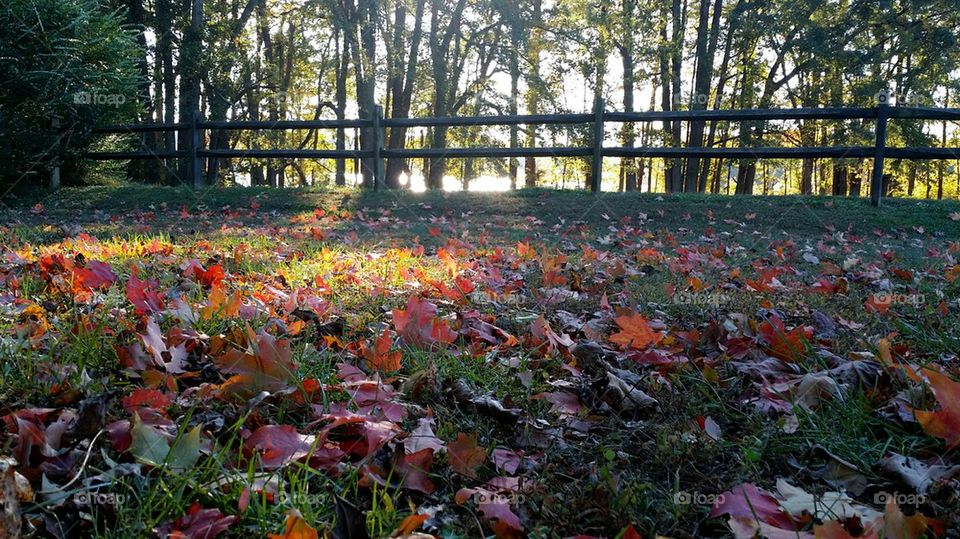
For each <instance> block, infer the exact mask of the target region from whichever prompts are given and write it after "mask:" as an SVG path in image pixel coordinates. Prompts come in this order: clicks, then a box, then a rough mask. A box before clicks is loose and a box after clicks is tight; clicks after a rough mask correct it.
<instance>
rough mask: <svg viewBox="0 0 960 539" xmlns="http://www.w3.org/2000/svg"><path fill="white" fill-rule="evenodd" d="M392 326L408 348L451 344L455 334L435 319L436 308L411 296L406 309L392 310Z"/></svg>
mask: <svg viewBox="0 0 960 539" xmlns="http://www.w3.org/2000/svg"><path fill="white" fill-rule="evenodd" d="M393 324H394V325H395V326H396V327H397V333H399V334H400V338H401V339H402V340H403V342H404V343H405V344H407V345H408V346H413V347H416V348H431V347H434V346H436V345H446V344H450V343H452V342H453V341H454V340H455V339H456V338H457V333H456V332H455V331H453V330H451V329H450V326H449V325H448V324H447V323H446V321H443V320H439V319H437V306H436V305H434V304H433V303H430V302H429V301H426V300H421V299H420V298H417V297H415V296H411V297H410V299H409V300H407V308H406V309H394V310H393Z"/></svg>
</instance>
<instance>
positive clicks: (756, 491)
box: [710, 483, 793, 529]
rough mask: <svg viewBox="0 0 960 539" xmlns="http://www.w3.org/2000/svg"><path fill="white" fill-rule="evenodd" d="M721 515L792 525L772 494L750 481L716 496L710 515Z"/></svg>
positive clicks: (777, 525)
mask: <svg viewBox="0 0 960 539" xmlns="http://www.w3.org/2000/svg"><path fill="white" fill-rule="evenodd" d="M722 515H730V516H731V517H734V518H749V519H754V520H759V521H760V522H764V523H767V524H771V525H773V526H776V527H779V528H784V529H788V528H792V527H793V520H792V519H791V518H790V515H788V514H787V513H786V512H785V511H783V509H781V508H780V502H778V501H777V499H776V498H774V496H773V494H771V493H769V492H767V491H765V490H763V489H761V488H759V487H758V486H756V485H754V484H752V483H743V484H741V485H737V486H735V487H733V488H732V489H730V490H729V491H727V492H724V493H723V494H722V495H720V496H718V497H717V501H716V503H714V504H713V507H712V508H711V509H710V516H711V517H719V516H722Z"/></svg>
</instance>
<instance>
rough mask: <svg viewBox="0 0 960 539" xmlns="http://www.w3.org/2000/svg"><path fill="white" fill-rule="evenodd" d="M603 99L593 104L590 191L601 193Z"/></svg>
mask: <svg viewBox="0 0 960 539" xmlns="http://www.w3.org/2000/svg"><path fill="white" fill-rule="evenodd" d="M603 135H604V133H603V98H601V97H598V98H597V100H596V102H595V103H594V104H593V159H592V161H591V162H590V190H591V191H593V192H594V193H599V192H600V183H601V180H602V176H603V174H602V172H603Z"/></svg>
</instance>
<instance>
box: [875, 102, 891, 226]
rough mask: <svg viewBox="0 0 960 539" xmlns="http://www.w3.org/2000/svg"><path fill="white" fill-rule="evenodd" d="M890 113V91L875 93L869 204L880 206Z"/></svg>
mask: <svg viewBox="0 0 960 539" xmlns="http://www.w3.org/2000/svg"><path fill="white" fill-rule="evenodd" d="M889 114H890V92H889V91H888V90H886V89H884V90H883V91H881V92H880V93H878V94H877V127H876V137H877V145H876V147H875V148H874V154H873V176H872V177H871V179H870V204H872V205H873V206H876V207H879V206H880V199H881V198H883V158H884V156H885V155H886V153H887V117H888V116H889Z"/></svg>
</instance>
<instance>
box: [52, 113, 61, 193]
mask: <svg viewBox="0 0 960 539" xmlns="http://www.w3.org/2000/svg"><path fill="white" fill-rule="evenodd" d="M51 127H53V130H54V135H55V136H57V137H58V138H57V140H60V139H59V135H60V118H58V117H54V118H53V120H52V121H51ZM54 159H56V164H55V165H54V166H53V167H52V168H51V169H50V189H60V155H59V152H57V155H55V156H54Z"/></svg>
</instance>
